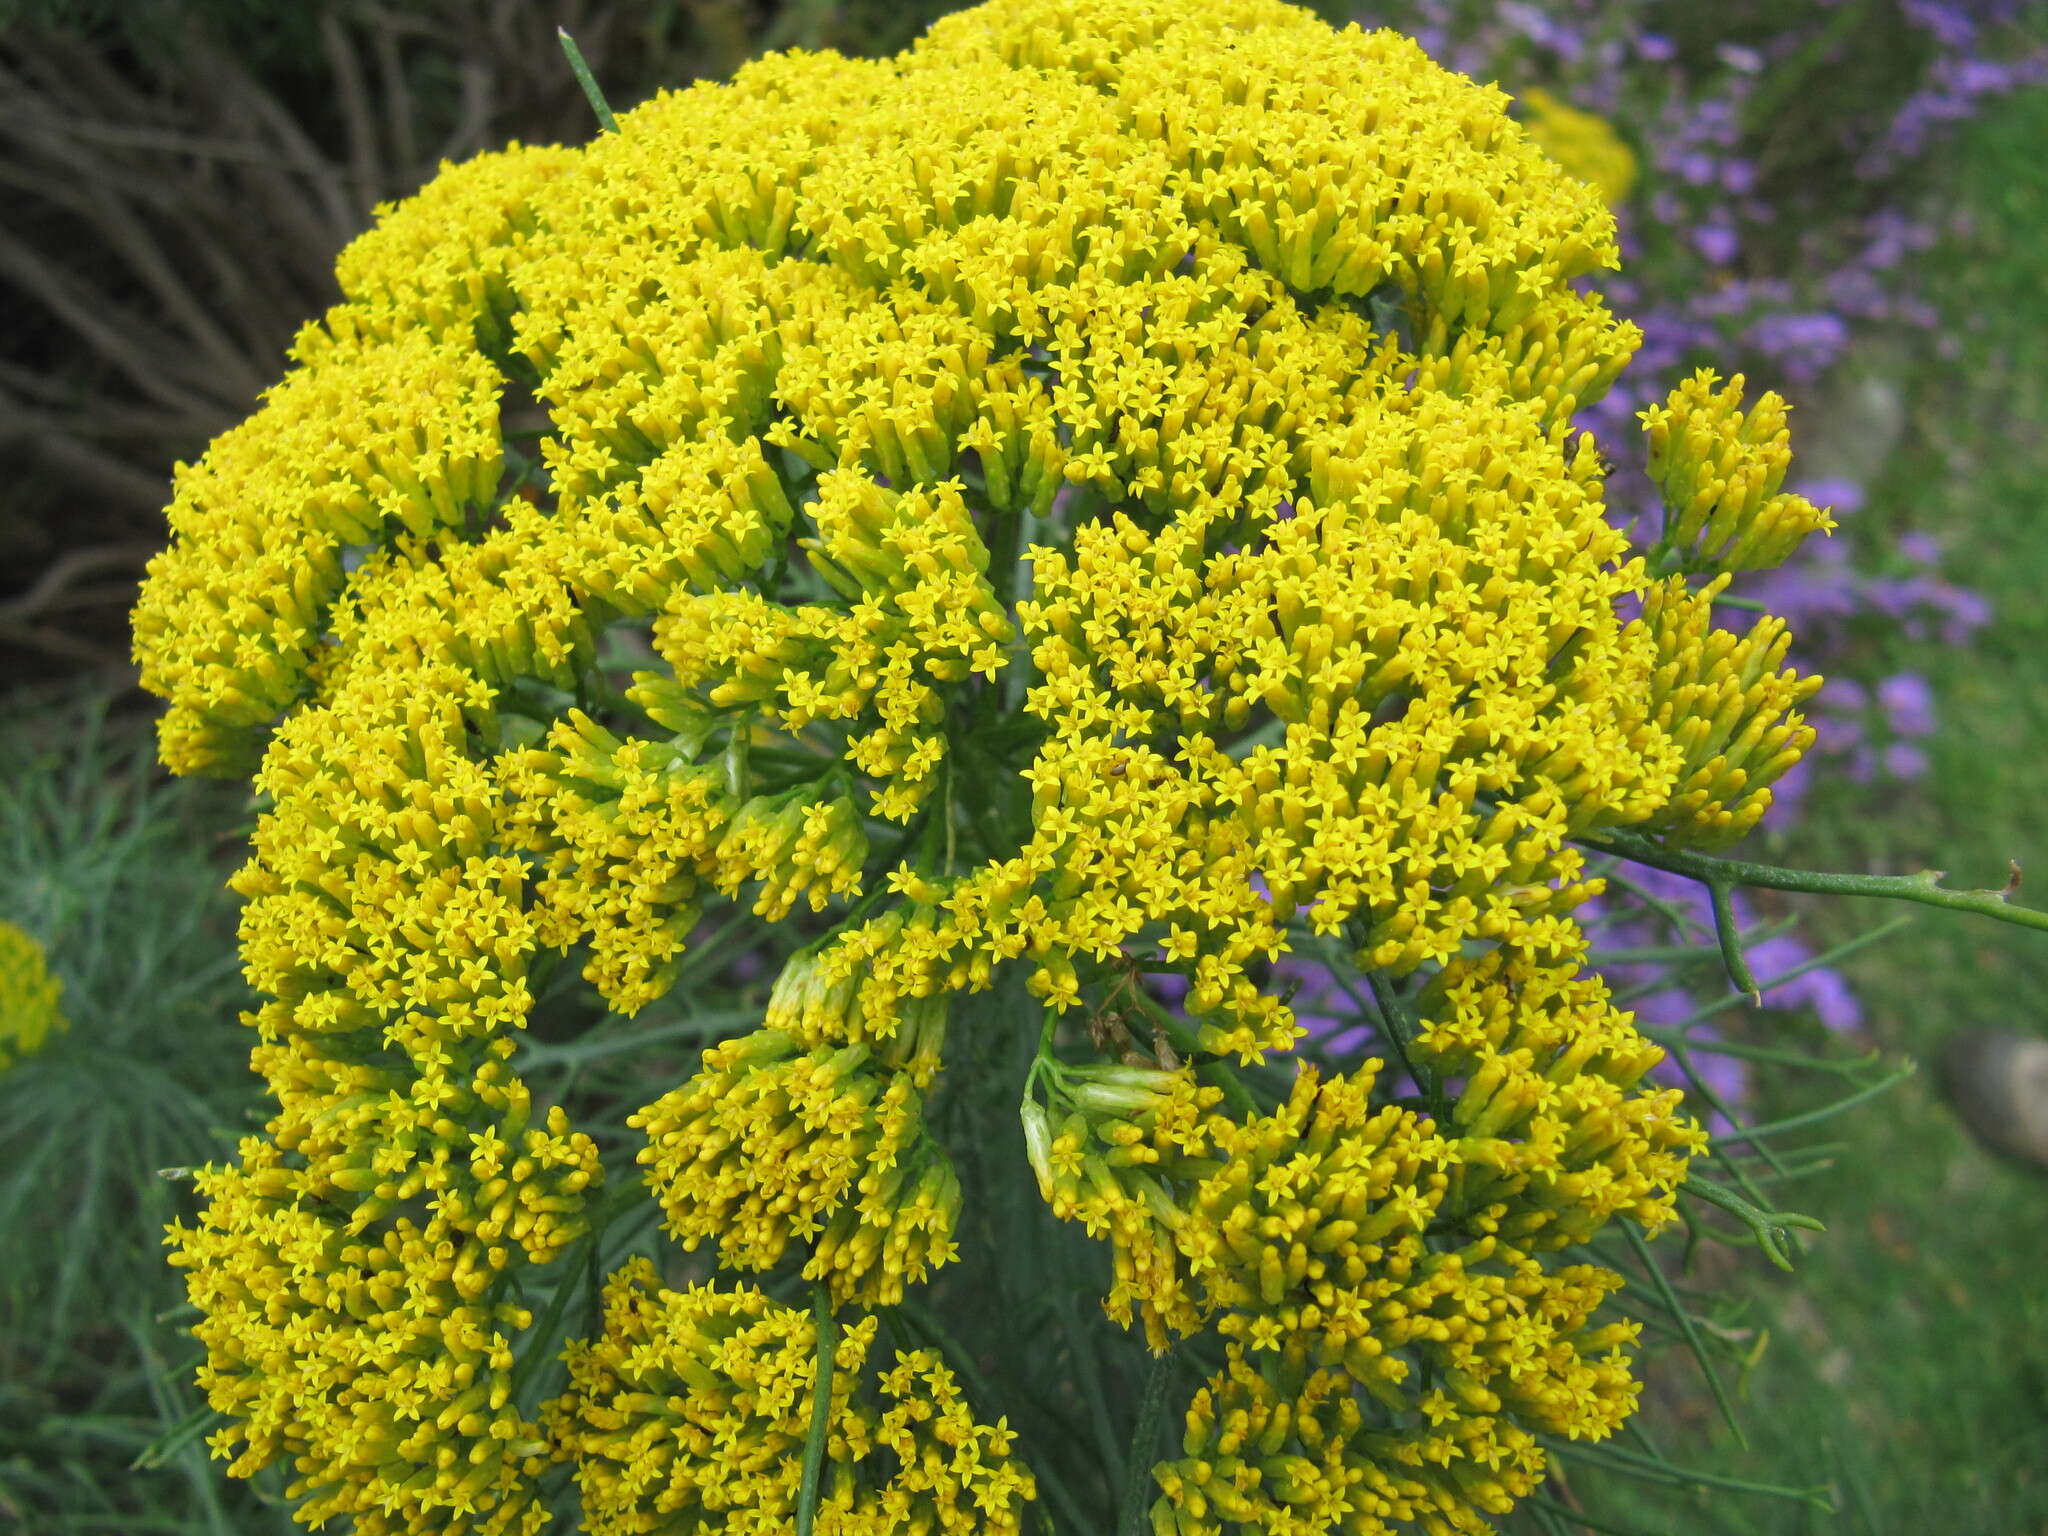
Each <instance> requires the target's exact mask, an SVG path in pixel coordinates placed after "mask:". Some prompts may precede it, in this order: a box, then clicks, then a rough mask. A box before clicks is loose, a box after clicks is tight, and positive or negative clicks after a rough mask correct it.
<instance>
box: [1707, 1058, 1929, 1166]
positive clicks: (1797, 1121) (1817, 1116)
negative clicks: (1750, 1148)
mask: <svg viewBox="0 0 2048 1536" xmlns="http://www.w3.org/2000/svg"><path fill="white" fill-rule="evenodd" d="M1917 1070H1918V1069H1917V1068H1916V1067H1915V1066H1914V1065H1913V1063H1912V1062H1910V1061H1909V1062H1906V1063H1904V1064H1903V1065H1902V1066H1900V1068H1899V1069H1898V1070H1897V1071H1896V1072H1894V1073H1892V1074H1891V1075H1890V1076H1889V1077H1886V1078H1883V1079H1881V1080H1880V1081H1878V1082H1875V1083H1872V1084H1871V1085H1870V1086H1869V1087H1867V1088H1864V1089H1861V1090H1859V1091H1858V1092H1856V1093H1852V1094H1849V1095H1847V1096H1846V1097H1843V1098H1839V1099H1836V1100H1834V1101H1833V1102H1831V1103H1827V1104H1823V1105H1821V1106H1820V1107H1819V1108H1818V1109H1809V1110H1807V1111H1806V1112H1805V1113H1804V1114H1798V1115H1788V1116H1786V1117H1785V1118H1784V1119H1783V1120H1772V1121H1770V1122H1768V1123H1767V1124H1764V1125H1750V1126H1737V1127H1736V1128H1735V1129H1734V1130H1732V1131H1730V1132H1729V1133H1728V1134H1727V1135H1726V1136H1716V1137H1714V1138H1712V1142H1711V1144H1712V1145H1714V1146H1717V1147H1720V1146H1735V1145H1738V1144H1740V1143H1742V1142H1746V1141H1755V1140H1756V1139H1757V1138H1759V1137H1763V1136H1782V1135H1784V1134H1785V1133H1786V1132H1787V1131H1798V1130H1804V1129H1805V1128H1806V1127H1807V1126H1809V1125H1818V1124H1820V1123H1821V1122H1822V1121H1823V1120H1832V1119H1833V1118H1834V1117H1835V1116H1836V1115H1839V1114H1841V1113H1842V1112H1843V1111H1845V1110H1850V1109H1854V1108H1855V1107H1856V1106H1857V1105H1858V1104H1861V1103H1863V1102H1865V1101H1866V1100H1868V1099H1874V1098H1876V1097H1877V1096H1878V1095H1879V1094H1880V1093H1883V1092H1884V1091H1885V1090H1887V1089H1889V1088H1895V1087H1897V1086H1898V1085H1899V1084H1900V1083H1903V1082H1904V1081H1905V1080H1906V1079H1907V1078H1909V1077H1911V1076H1912V1075H1913V1074H1914V1072H1915V1071H1917Z"/></svg>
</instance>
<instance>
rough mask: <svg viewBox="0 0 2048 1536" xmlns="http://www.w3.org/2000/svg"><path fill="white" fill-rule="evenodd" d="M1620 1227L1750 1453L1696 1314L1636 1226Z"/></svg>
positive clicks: (1726, 1420) (1724, 1415)
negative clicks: (1684, 1301) (1694, 1318)
mask: <svg viewBox="0 0 2048 1536" xmlns="http://www.w3.org/2000/svg"><path fill="white" fill-rule="evenodd" d="M1618 1225H1619V1226H1620V1227H1621V1230H1622V1233H1623V1235H1624V1236H1625V1237H1627V1238H1628V1244H1629V1247H1630V1248H1631V1249H1633V1250H1634V1251H1635V1256H1636V1262H1637V1263H1639V1264H1641V1265H1642V1266H1643V1272H1644V1273H1645V1274H1646V1275H1648V1276H1649V1277H1650V1285H1651V1286H1652V1288H1654V1289H1655V1290H1656V1292H1657V1294H1658V1296H1659V1297H1661V1298H1662V1299H1663V1302H1664V1305H1665V1307H1666V1308H1667V1309H1668V1310H1669V1311H1670V1313H1671V1317H1672V1321H1674V1322H1675V1323H1676V1324H1677V1325H1678V1331H1679V1332H1680V1333H1681V1334H1683V1335H1684V1336H1685V1347H1686V1348H1687V1349H1688V1350H1690V1351H1691V1352H1692V1358H1693V1362H1694V1363H1695V1364H1696V1365H1698V1366H1699V1368H1700V1374H1701V1375H1702V1376H1704V1377H1706V1379H1707V1390H1708V1391H1709V1392H1711V1393H1712V1394H1713V1395H1714V1406H1715V1407H1716V1408H1719V1409H1720V1410H1721V1422H1722V1423H1724V1424H1726V1425H1727V1426H1728V1432H1729V1433H1730V1434H1732V1435H1733V1436H1735V1443H1736V1444H1737V1445H1739V1446H1741V1447H1742V1448H1743V1449H1744V1450H1745V1451H1746V1450H1748V1449H1749V1439H1748V1437H1747V1436H1745V1435H1744V1434H1743V1433H1742V1425H1741V1424H1740V1423H1738V1422H1737V1421H1736V1418H1735V1404H1734V1403H1732V1402H1730V1401H1729V1399H1728V1389H1727V1388H1726V1387H1724V1386H1722V1385H1721V1377H1720V1375H1719V1373H1717V1372H1716V1371H1715V1369H1714V1363H1713V1361H1711V1360H1709V1359H1708V1358H1707V1345H1706V1341H1705V1340H1704V1339H1702V1338H1701V1337H1700V1330H1699V1327H1698V1325H1697V1324H1695V1323H1694V1322H1693V1320H1692V1314H1691V1313H1690V1312H1688V1311H1686V1310H1685V1304H1684V1303H1683V1302H1681V1301H1680V1300H1679V1299H1678V1296H1677V1295H1676V1293H1675V1292H1673V1291H1672V1289H1671V1280H1670V1277H1668V1276H1667V1275H1666V1274H1665V1273H1664V1271H1663V1270H1662V1269H1660V1268H1659V1267H1658V1265H1657V1261H1656V1260H1655V1259H1654V1258H1652V1257H1651V1256H1650V1245H1649V1244H1648V1243H1646V1242H1644V1241H1643V1234H1642V1233H1640V1232H1638V1231H1637V1230H1636V1227H1635V1223H1634V1222H1632V1221H1627V1220H1624V1221H1622V1222H1620V1223H1618Z"/></svg>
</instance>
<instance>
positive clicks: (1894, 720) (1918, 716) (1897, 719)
mask: <svg viewBox="0 0 2048 1536" xmlns="http://www.w3.org/2000/svg"><path fill="white" fill-rule="evenodd" d="M1877 701H1878V703H1879V704H1880V705H1882V706H1883V708H1884V712H1885V717H1886V719H1887V721H1888V722H1889V723H1890V725H1891V728H1892V730H1893V731H1894V732H1895V733H1896V734H1898V735H1900V736H1931V735H1933V734H1934V690H1933V688H1931V687H1930V686H1928V682H1927V679H1926V678H1924V677H1922V676H1920V674H1919V673H1917V672H1900V673H1897V674H1895V675H1893V676H1891V677H1888V678H1886V679H1885V680H1884V681H1883V682H1881V683H1879V684H1878V685H1877ZM1905 777H1912V775H1905Z"/></svg>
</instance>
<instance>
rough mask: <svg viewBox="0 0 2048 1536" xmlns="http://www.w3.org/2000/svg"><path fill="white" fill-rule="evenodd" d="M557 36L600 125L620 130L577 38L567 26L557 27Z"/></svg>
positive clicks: (611, 130) (609, 130) (607, 128)
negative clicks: (570, 32)
mask: <svg viewBox="0 0 2048 1536" xmlns="http://www.w3.org/2000/svg"><path fill="white" fill-rule="evenodd" d="M555 36H556V37H558V38H560V39H561V42H562V52H564V53H566V54H567V55H568V56H569V69H570V71H571V73H573V74H574V75H575V76H576V83H577V84H578V85H580V86H582V87H583V94H584V96H585V97H586V98H587V99H588V100H589V102H590V110H591V111H593V112H595V113H596V114H597V122H598V126H599V127H600V128H602V129H604V131H605V132H606V133H617V132H618V131H619V120H618V119H617V118H616V117H614V116H612V109H611V103H609V102H608V101H606V100H605V99H604V92H603V91H601V90H599V89H598V86H597V77H596V76H595V75H593V74H592V73H591V72H590V66H589V64H587V63H585V62H584V58H583V50H582V49H581V48H578V47H577V46H576V39H575V38H573V37H571V36H570V35H569V31H568V29H567V28H566V27H557V28H555Z"/></svg>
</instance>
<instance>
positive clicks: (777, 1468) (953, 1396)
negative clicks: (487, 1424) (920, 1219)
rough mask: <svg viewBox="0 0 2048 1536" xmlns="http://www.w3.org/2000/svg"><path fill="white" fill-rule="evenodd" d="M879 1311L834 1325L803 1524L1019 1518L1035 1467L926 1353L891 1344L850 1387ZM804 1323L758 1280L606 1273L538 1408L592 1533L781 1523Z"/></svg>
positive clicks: (794, 1480) (901, 1524) (843, 1528)
mask: <svg viewBox="0 0 2048 1536" xmlns="http://www.w3.org/2000/svg"><path fill="white" fill-rule="evenodd" d="M875 1323H876V1319H875V1318H873V1317H867V1318H864V1319H862V1320H861V1321H860V1322H858V1323H856V1324H854V1325H853V1326H852V1327H850V1328H847V1329H845V1330H844V1331H843V1332H841V1333H840V1335H839V1337H838V1341H837V1345H836V1347H835V1349H834V1351H833V1357H832V1364H833V1369H832V1377H831V1393H832V1411H831V1416H830V1419H829V1420H828V1422H829V1424H830V1426H831V1427H830V1431H829V1434H828V1437H827V1440H826V1445H825V1463H824V1478H823V1482H822V1489H821V1496H820V1499H819V1503H818V1510H817V1519H816V1524H815V1526H814V1527H813V1529H815V1530H817V1531H819V1532H821V1533H831V1536H897V1533H900V1536H947V1533H962V1536H965V1533H976V1532H989V1533H996V1536H1000V1533H1004V1532H1016V1531H1019V1530H1021V1529H1022V1525H1021V1511H1020V1506H1021V1504H1022V1503H1023V1502H1024V1501H1025V1500H1028V1499H1030V1498H1032V1497H1033V1496H1034V1493H1035V1489H1034V1486H1033V1482H1032V1477H1031V1474H1030V1473H1029V1472H1028V1471H1026V1470H1025V1469H1024V1468H1023V1467H1022V1466H1021V1465H1019V1464H1018V1463H1017V1462H1016V1461H1015V1460H1014V1459H1012V1458H1011V1456H1010V1444H1011V1433H1010V1430H1009V1428H1008V1427H1007V1425H1006V1423H1005V1422H1004V1421H1002V1420H998V1421H997V1422H996V1423H995V1424H994V1425H993V1426H990V1425H985V1424H980V1423H977V1422H976V1420H975V1418H974V1415H973V1413H972V1411H971V1410H970V1409H969V1407H968V1405H967V1402H966V1399H965V1398H964V1397H963V1396H962V1395H961V1392H960V1389H959V1386H958V1385H957V1384H956V1383H955V1381H954V1379H953V1374H952V1372H951V1371H949V1370H948V1369H947V1368H946V1366H945V1364H944V1363H943V1362H942V1361H941V1360H940V1359H939V1357H938V1356H937V1355H936V1354H934V1353H933V1352H932V1351H930V1350H917V1351H914V1352H912V1353H908V1354H898V1355H897V1356H896V1358H895V1363H894V1364H893V1365H892V1366H891V1367H890V1368H889V1369H887V1370H885V1371H881V1372H879V1373H878V1374H877V1378H876V1380H875V1382H874V1386H875V1389H876V1396H877V1397H878V1398H879V1402H874V1401H871V1400H869V1399H868V1394H867V1393H864V1392H860V1391H859V1390H858V1389H859V1387H860V1385H861V1373H862V1370H863V1367H864V1366H865V1365H866V1364H867V1360H868V1354H869V1351H870V1349H871V1348H872V1346H873V1343H874V1336H875ZM818 1353H819V1351H818V1336H817V1328H816V1325H815V1324H814V1323H813V1321H812V1319H811V1318H810V1317H808V1316H807V1315H806V1314H804V1313H802V1312H797V1311H793V1310H791V1309H790V1308H788V1307H783V1306H778V1305H776V1304H775V1303H774V1302H772V1301H770V1300H769V1299H768V1298H767V1297H765V1296H764V1295H762V1294H761V1293H760V1292H759V1291H755V1290H745V1289H742V1290H732V1291H721V1290H716V1289H714V1288H712V1287H710V1286H702V1285H700V1286H692V1287H691V1288H690V1289H688V1290H685V1291H671V1290H667V1289H664V1288H662V1287H661V1286H660V1285H659V1283H658V1281H657V1279H656V1276H655V1273H654V1268H653V1266H652V1265H650V1264H649V1263H648V1262H647V1261H646V1260H645V1259H636V1260H634V1261H633V1262H632V1263H630V1264H628V1265H627V1266H626V1268H625V1269H623V1270H621V1271H620V1272H619V1273H618V1274H617V1275H615V1276H613V1277H612V1280H611V1282H610V1284H608V1285H607V1286H606V1287H605V1295H604V1331H603V1333H602V1334H601V1335H600V1336H599V1337H598V1338H597V1339H596V1340H593V1341H578V1342H576V1343H572V1344H571V1345H570V1346H569V1351H568V1360H569V1391H568V1393H567V1394H565V1395H564V1396H563V1397H561V1398H559V1399H557V1400H556V1401H555V1402H553V1403H551V1404H549V1405H548V1408H547V1410H546V1417H547V1422H548V1429H549V1433H550V1435H551V1437H552V1438H553V1440H554V1441H555V1444H556V1447H557V1449H558V1451H559V1453H560V1454H561V1455H562V1456H563V1457H564V1458H565V1459H569V1460H573V1462H574V1463H575V1466H576V1479H577V1483H578V1485H579V1486H580V1487H581V1489H582V1492H583V1507H584V1519H585V1525H586V1527H587V1528H588V1529H589V1530H590V1531H591V1532H592V1533H593V1536H645V1533H654V1536H671V1533H673V1536H683V1533H685V1532H693V1531H705V1530H719V1531H727V1532H731V1533H733V1536H782V1533H784V1532H787V1531H789V1530H791V1529H793V1528H794V1520H795V1512H796V1507H797V1489H798V1479H799V1476H800V1472H801V1468H802V1462H803V1448H804V1440H805V1434H806V1431H807V1430H808V1428H809V1425H810V1419H811V1406H812V1402H813V1400H814V1398H815V1395H816V1392H817V1367H818Z"/></svg>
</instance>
